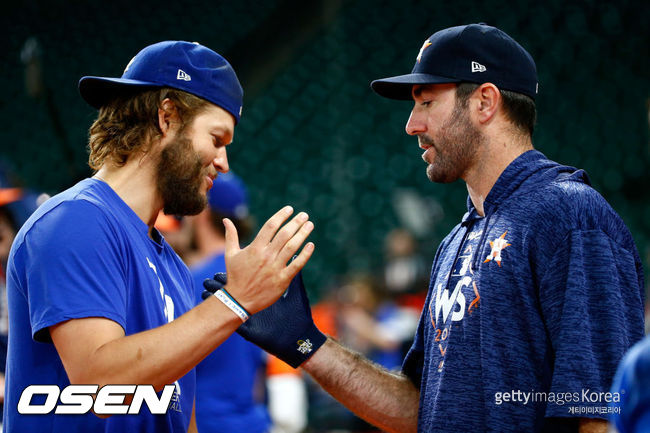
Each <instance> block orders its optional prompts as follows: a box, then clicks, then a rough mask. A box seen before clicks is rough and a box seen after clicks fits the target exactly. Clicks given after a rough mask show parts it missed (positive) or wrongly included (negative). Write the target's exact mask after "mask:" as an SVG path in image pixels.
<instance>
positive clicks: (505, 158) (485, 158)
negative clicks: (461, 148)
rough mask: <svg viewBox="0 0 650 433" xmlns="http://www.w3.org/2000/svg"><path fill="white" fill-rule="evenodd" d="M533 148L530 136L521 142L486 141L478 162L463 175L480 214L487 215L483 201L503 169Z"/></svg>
mask: <svg viewBox="0 0 650 433" xmlns="http://www.w3.org/2000/svg"><path fill="white" fill-rule="evenodd" d="M510 140H512V137H510ZM532 149H533V145H532V142H531V140H530V138H529V137H527V138H526V139H525V140H523V141H522V142H519V143H512V142H507V141H505V140H503V139H500V140H495V141H493V142H490V143H486V145H485V146H484V147H483V149H482V150H481V154H480V155H478V158H477V163H476V164H475V165H474V166H473V167H472V168H471V169H470V170H468V172H467V173H466V175H465V176H464V177H463V179H464V180H465V183H466V184H467V192H468V193H469V197H470V199H471V200H472V204H473V205H474V207H475V208H476V211H477V212H478V214H479V215H481V216H484V215H485V212H484V210H483V203H484V202H485V199H486V197H487V196H488V194H489V193H490V191H491V190H492V187H493V186H494V184H495V183H496V182H497V180H498V179H499V177H500V176H501V174H502V173H503V171H504V170H505V169H506V168H507V167H508V166H509V165H510V163H512V161H514V160H515V159H517V158H518V157H519V156H520V155H521V154H523V153H524V152H527V151H529V150H532Z"/></svg>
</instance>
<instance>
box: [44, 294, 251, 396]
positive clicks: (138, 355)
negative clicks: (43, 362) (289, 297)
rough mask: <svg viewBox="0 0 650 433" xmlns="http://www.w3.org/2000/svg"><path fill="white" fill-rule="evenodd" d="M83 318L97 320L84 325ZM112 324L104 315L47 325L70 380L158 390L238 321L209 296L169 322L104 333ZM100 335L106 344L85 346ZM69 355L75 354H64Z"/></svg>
mask: <svg viewBox="0 0 650 433" xmlns="http://www.w3.org/2000/svg"><path fill="white" fill-rule="evenodd" d="M86 320H91V321H95V322H94V323H88V325H90V326H87V325H86V324H85V323H84V321H86ZM97 321H100V322H97ZM107 325H108V326H109V328H107V327H106V326H107ZM112 325H114V326H117V327H118V328H119V325H117V324H115V322H112V321H109V320H107V319H98V318H91V319H77V320H73V321H70V322H68V323H64V324H62V325H57V326H56V327H53V328H54V329H52V328H51V335H52V339H53V341H54V343H55V345H56V347H57V350H58V351H59V354H60V355H62V356H61V358H62V361H63V364H64V367H65V369H66V372H67V373H68V377H69V379H70V381H71V382H72V383H93V384H98V385H105V384H117V383H129V384H152V385H153V386H154V387H155V388H156V389H157V390H159V389H162V387H163V386H164V385H166V384H169V383H173V382H174V381H175V380H177V379H179V378H180V377H182V376H183V375H185V374H186V373H187V372H188V371H190V370H191V369H192V368H193V367H194V366H195V365H196V364H197V363H198V362H200V360H201V359H203V358H204V357H205V356H207V355H208V354H209V353H210V352H211V351H212V350H214V349H215V348H216V347H217V346H218V345H219V344H221V343H222V342H223V341H224V340H225V339H226V338H228V336H230V335H231V334H232V333H233V332H234V330H235V329H237V327H238V326H239V325H241V320H240V319H239V318H238V317H237V316H236V315H235V314H234V313H233V312H232V311H230V310H229V309H228V308H227V307H225V306H224V305H223V304H222V303H221V302H219V301H218V300H217V299H208V300H206V301H205V302H203V303H202V304H200V305H198V306H197V307H195V308H193V309H192V310H190V311H188V312H187V313H185V314H184V315H182V316H180V317H178V318H177V319H176V320H174V321H173V322H171V323H168V324H166V325H164V326H161V327H158V328H154V329H150V330H148V331H144V332H140V333H137V334H133V335H129V336H124V335H123V331H121V328H119V329H120V331H121V332H122V336H119V337H117V338H116V337H112V338H111V337H108V334H109V333H110V332H114V331H113V330H112V329H111V328H110V326H112ZM89 328H90V329H89ZM62 333H65V334H62ZM102 333H104V335H106V342H104V343H103V344H101V345H99V346H97V347H96V348H89V346H90V347H92V345H93V344H97V343H96V342H97V339H101V337H99V338H98V335H97V334H102ZM73 336H74V337H76V338H74V337H73ZM84 343H86V344H84ZM79 347H86V348H88V349H87V353H85V354H82V353H80V352H79ZM70 353H75V355H74V356H66V354H70Z"/></svg>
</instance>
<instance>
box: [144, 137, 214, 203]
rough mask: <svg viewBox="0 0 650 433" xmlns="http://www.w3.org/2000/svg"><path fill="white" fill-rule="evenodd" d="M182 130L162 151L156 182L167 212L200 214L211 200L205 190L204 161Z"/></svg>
mask: <svg viewBox="0 0 650 433" xmlns="http://www.w3.org/2000/svg"><path fill="white" fill-rule="evenodd" d="M180 134H181V133H179V136H178V138H176V139H174V141H172V142H171V143H169V144H168V145H167V147H165V148H164V149H163V150H162V152H161V154H160V160H159V161H158V167H157V171H156V184H157V186H158V192H159V193H160V195H161V197H162V199H163V206H164V207H163V211H164V212H165V213H166V214H167V215H196V214H198V213H199V212H201V211H202V210H203V209H205V206H206V205H207V201H208V200H207V197H206V195H205V194H204V193H203V192H202V191H201V185H202V183H203V175H204V173H203V169H202V168H203V164H201V157H200V156H199V154H198V153H196V152H195V151H194V148H193V147H192V141H191V140H190V139H189V138H187V136H186V135H180Z"/></svg>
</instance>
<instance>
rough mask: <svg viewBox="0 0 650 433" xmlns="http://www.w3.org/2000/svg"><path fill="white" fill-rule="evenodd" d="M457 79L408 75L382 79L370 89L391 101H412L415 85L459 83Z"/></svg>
mask: <svg viewBox="0 0 650 433" xmlns="http://www.w3.org/2000/svg"><path fill="white" fill-rule="evenodd" d="M459 82H460V80H459V79H457V78H449V77H440V76H437V75H430V74H406V75H397V76H395V77H388V78H382V79H380V80H375V81H373V82H372V83H370V87H371V88H372V90H374V91H375V93H377V94H378V95H379V96H383V97H384V98H389V99H399V100H402V101H410V100H412V99H413V97H412V95H411V89H412V88H413V85H415V84H443V83H459Z"/></svg>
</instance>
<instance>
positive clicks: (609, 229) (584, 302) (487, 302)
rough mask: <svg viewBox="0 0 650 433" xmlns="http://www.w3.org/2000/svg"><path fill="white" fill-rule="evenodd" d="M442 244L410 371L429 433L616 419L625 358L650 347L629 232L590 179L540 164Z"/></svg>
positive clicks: (518, 175)
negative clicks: (613, 390) (617, 377)
mask: <svg viewBox="0 0 650 433" xmlns="http://www.w3.org/2000/svg"><path fill="white" fill-rule="evenodd" d="M468 208H469V210H468V213H467V214H465V216H464V217H463V220H462V223H461V224H459V225H458V226H456V227H455V228H454V229H453V231H452V232H451V233H450V234H449V236H447V238H445V239H444V240H443V242H442V243H441V245H440V247H439V249H438V252H437V253H436V257H435V260H434V263H433V268H432V272H431V281H430V285H429V293H428V296H427V300H426V304H425V308H424V310H423V313H422V316H421V318H420V323H419V326H418V330H417V332H416V337H415V341H414V343H413V346H412V348H411V350H410V351H409V354H408V355H407V357H406V359H405V361H404V365H403V371H404V372H405V373H406V374H407V375H408V376H409V377H410V378H411V379H412V380H413V382H414V383H415V384H416V386H418V387H419V388H420V409H419V419H418V431H419V432H467V431H481V432H484V431H485V432H511V431H513V432H514V431H517V432H519V431H526V432H546V431H553V432H554V433H557V432H560V431H577V420H578V418H579V417H592V418H593V417H597V418H606V415H605V412H602V413H601V410H606V407H607V405H608V402H606V398H605V396H604V395H603V394H600V393H606V392H607V391H609V388H610V386H611V382H612V378H613V376H614V373H615V371H616V366H617V364H618V362H619V361H620V359H621V357H622V355H623V353H625V351H626V350H627V348H628V347H630V346H631V345H632V344H634V343H635V342H636V341H638V340H639V339H641V338H642V336H643V287H644V285H643V275H642V267H641V261H640V259H639V256H638V253H637V250H636V247H635V245H634V242H633V240H632V236H631V235H630V232H629V230H628V229H627V227H626V226H625V224H624V223H623V221H622V220H621V219H620V217H619V216H618V215H617V214H616V213H615V212H614V210H613V209H612V208H611V207H610V206H609V205H608V204H607V202H606V201H605V200H604V199H603V198H602V197H601V196H600V195H599V194H598V193H597V192H596V191H595V190H594V189H592V188H591V187H590V186H589V185H588V179H587V176H586V174H585V173H584V172H583V171H581V170H575V169H574V168H571V167H564V166H560V165H558V164H557V163H555V162H552V161H549V160H548V159H546V158H545V157H544V155H542V154H541V153H539V152H537V151H529V152H526V153H524V154H523V155H521V156H520V157H519V158H517V159H516V160H515V161H514V162H512V164H510V165H509V166H508V167H507V168H506V170H505V171H504V172H503V173H502V175H501V176H500V177H499V179H498V180H497V182H496V184H495V185H494V187H493V188H492V189H491V191H490V193H489V194H488V196H487V197H486V200H485V203H484V210H485V216H484V217H481V216H479V215H478V213H477V212H476V210H475V209H474V207H473V206H472V203H471V200H468Z"/></svg>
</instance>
